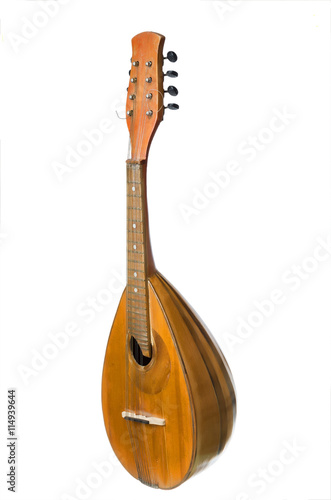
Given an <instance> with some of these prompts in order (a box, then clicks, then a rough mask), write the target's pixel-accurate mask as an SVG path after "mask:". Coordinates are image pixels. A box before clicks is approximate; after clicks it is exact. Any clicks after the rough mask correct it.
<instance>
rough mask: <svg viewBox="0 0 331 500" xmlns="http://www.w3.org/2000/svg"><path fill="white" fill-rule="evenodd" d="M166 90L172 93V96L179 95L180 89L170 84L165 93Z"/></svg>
mask: <svg viewBox="0 0 331 500" xmlns="http://www.w3.org/2000/svg"><path fill="white" fill-rule="evenodd" d="M166 92H168V93H169V94H170V95H172V96H176V95H178V90H177V89H176V87H174V86H173V85H170V86H169V87H168V89H167V90H165V91H164V93H166Z"/></svg>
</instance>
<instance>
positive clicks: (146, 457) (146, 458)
mask: <svg viewBox="0 0 331 500" xmlns="http://www.w3.org/2000/svg"><path fill="white" fill-rule="evenodd" d="M148 68H149V66H146V65H145V77H144V82H145V83H144V90H143V94H142V96H143V105H142V116H143V124H142V131H141V136H140V141H139V150H138V155H139V157H140V156H141V148H142V141H143V137H144V130H145V126H146V120H147V115H146V112H147V108H148V109H149V106H148V104H149V103H148V100H147V99H146V98H145V95H146V87H147V85H146V83H147V82H146V78H147V70H148ZM144 168H146V166H144V167H143V166H141V167H140V170H141V174H140V175H141V182H143V179H144V186H145V171H144ZM145 195H146V194H145ZM141 208H143V207H141ZM145 215H146V214H145V206H144V211H142V216H144V218H145ZM144 222H146V221H145V220H144ZM143 236H144V279H145V306H146V321H147V322H146V328H147V327H148V326H149V320H148V317H147V316H148V315H149V301H148V283H147V281H146V280H147V263H146V258H147V255H146V241H145V236H146V226H145V224H144V234H143ZM148 333H149V332H148V331H147V330H146V336H147V338H148ZM142 373H143V372H142ZM142 373H141V374H140V377H139V388H141V377H142ZM139 393H140V395H141V394H142V391H141V390H139ZM142 431H143V435H144V445H145V453H144V462H145V466H146V469H147V470H146V472H147V477H148V482H149V484H151V477H150V469H151V467H150V466H151V463H150V459H149V458H150V453H149V446H148V444H149V443H148V436H147V431H146V427H145V426H143V427H142ZM147 477H146V479H147Z"/></svg>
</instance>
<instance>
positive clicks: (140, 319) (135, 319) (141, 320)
mask: <svg viewBox="0 0 331 500" xmlns="http://www.w3.org/2000/svg"><path fill="white" fill-rule="evenodd" d="M130 319H131V318H130ZM136 321H139V322H140V323H146V324H147V320H146V319H143V318H136V317H134V320H133V319H131V324H135V322H136ZM137 326H142V325H140V324H139V323H138V324H137Z"/></svg>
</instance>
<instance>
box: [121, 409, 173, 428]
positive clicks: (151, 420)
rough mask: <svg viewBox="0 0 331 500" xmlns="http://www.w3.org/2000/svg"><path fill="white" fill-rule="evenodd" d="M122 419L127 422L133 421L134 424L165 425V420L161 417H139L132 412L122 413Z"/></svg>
mask: <svg viewBox="0 0 331 500" xmlns="http://www.w3.org/2000/svg"><path fill="white" fill-rule="evenodd" d="M122 417H123V418H124V419H125V420H131V421H133V422H140V423H142V424H150V425H165V419H164V418H159V417H146V416H145V415H137V414H136V413H133V412H131V411H122Z"/></svg>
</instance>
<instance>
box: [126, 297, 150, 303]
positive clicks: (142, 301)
mask: <svg viewBox="0 0 331 500" xmlns="http://www.w3.org/2000/svg"><path fill="white" fill-rule="evenodd" d="M126 300H130V301H131V302H141V303H142V304H146V300H139V299H130V297H127V299H126Z"/></svg>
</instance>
